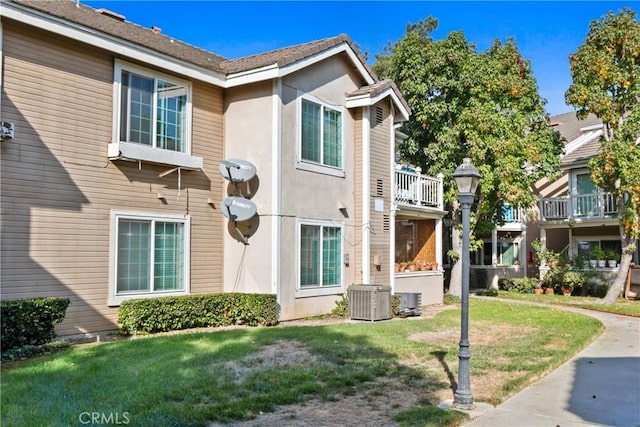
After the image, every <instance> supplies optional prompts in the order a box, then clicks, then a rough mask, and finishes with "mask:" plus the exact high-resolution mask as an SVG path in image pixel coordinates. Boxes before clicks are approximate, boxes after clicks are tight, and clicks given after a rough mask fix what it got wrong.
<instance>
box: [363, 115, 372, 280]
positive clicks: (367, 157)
mask: <svg viewBox="0 0 640 427" xmlns="http://www.w3.org/2000/svg"><path fill="white" fill-rule="evenodd" d="M370 110H371V109H370V108H369V106H365V107H363V108H362V283H363V284H365V285H368V284H369V283H370V281H371V236H370V234H369V231H370V227H371V209H370V205H371V200H370V190H371V186H370V182H369V180H370V179H371V141H370V138H371V125H370V123H369V114H370Z"/></svg>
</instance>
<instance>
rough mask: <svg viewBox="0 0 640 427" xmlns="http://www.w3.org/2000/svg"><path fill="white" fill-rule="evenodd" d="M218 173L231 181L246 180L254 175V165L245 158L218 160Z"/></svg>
mask: <svg viewBox="0 0 640 427" xmlns="http://www.w3.org/2000/svg"><path fill="white" fill-rule="evenodd" d="M219 170H220V175H222V176H223V177H224V179H226V180H229V181H231V182H233V183H237V182H247V181H249V180H251V178H253V177H254V176H256V167H255V166H254V165H253V164H252V163H251V162H248V161H246V160H240V159H228V160H223V161H221V162H220V166H219Z"/></svg>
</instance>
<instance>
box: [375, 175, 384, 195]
mask: <svg viewBox="0 0 640 427" xmlns="http://www.w3.org/2000/svg"><path fill="white" fill-rule="evenodd" d="M383 196H384V181H382V180H381V179H379V178H378V179H377V180H376V197H383Z"/></svg>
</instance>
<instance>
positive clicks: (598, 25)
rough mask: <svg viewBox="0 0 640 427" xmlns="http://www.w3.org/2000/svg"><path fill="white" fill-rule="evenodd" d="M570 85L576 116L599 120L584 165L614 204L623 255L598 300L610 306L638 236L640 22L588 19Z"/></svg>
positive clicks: (628, 17) (622, 16) (626, 12)
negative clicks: (598, 135)
mask: <svg viewBox="0 0 640 427" xmlns="http://www.w3.org/2000/svg"><path fill="white" fill-rule="evenodd" d="M570 67H571V75H572V77H573V82H572V84H571V86H570V87H569V89H568V90H567V92H566V94H565V99H566V101H567V103H569V104H571V105H573V106H574V107H576V109H577V113H576V114H577V116H578V118H584V117H586V116H587V115H588V114H589V113H593V114H595V115H596V116H597V117H599V118H600V119H602V122H603V125H604V134H603V137H602V140H601V145H600V149H599V151H598V154H597V155H596V156H595V157H594V158H593V159H591V161H590V162H589V168H590V169H591V179H592V181H593V183H594V184H595V185H597V186H598V187H600V188H601V189H603V190H604V191H607V192H610V193H612V194H613V195H614V197H615V198H616V201H617V207H618V218H619V220H620V222H619V232H620V241H621V243H622V256H621V258H620V266H619V269H618V275H617V276H616V278H615V280H614V281H613V284H612V286H611V288H610V289H609V291H608V292H607V295H606V296H605V297H604V298H603V300H602V302H605V303H614V302H615V301H616V299H617V298H618V296H619V295H620V293H621V292H622V289H623V287H624V284H625V280H626V273H627V270H628V269H629V264H630V263H631V260H632V257H633V253H634V252H635V251H636V245H637V242H638V237H639V236H640V106H639V105H640V23H639V22H638V20H637V19H636V13H635V12H633V11H631V10H630V9H626V8H625V9H622V10H621V11H620V13H618V14H614V13H613V12H609V13H608V14H607V15H605V16H603V17H602V18H600V19H599V20H595V21H592V22H591V24H590V27H589V33H588V34H587V38H586V39H585V41H584V43H583V44H582V45H581V46H580V47H579V48H578V50H577V51H576V53H574V54H573V55H571V56H570Z"/></svg>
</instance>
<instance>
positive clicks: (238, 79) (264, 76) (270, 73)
mask: <svg viewBox="0 0 640 427" xmlns="http://www.w3.org/2000/svg"><path fill="white" fill-rule="evenodd" d="M342 52H344V53H346V54H347V56H348V57H349V58H350V60H351V61H352V62H353V64H354V65H355V67H356V69H357V70H358V71H359V72H360V75H361V76H362V78H363V79H364V80H365V82H366V83H367V84H373V83H374V82H375V78H374V77H373V76H372V75H371V74H370V73H369V71H368V70H367V68H366V67H365V66H364V64H363V63H362V62H361V61H360V60H359V59H358V55H357V54H356V53H355V52H354V51H353V49H352V48H351V47H350V46H349V44H348V43H347V42H343V43H340V44H339V45H337V46H334V47H332V48H330V49H327V50H324V51H322V52H319V53H316V54H313V55H309V56H307V57H305V58H303V59H301V60H299V61H295V62H292V63H291V64H287V65H285V66H282V67H280V66H279V65H278V64H277V63H273V64H270V65H267V66H264V67H260V68H255V69H251V70H245V71H240V72H237V73H230V74H228V75H227V80H226V86H225V87H227V88H230V87H235V86H241V85H245V84H250V83H257V82H261V81H265V80H270V79H274V78H282V77H285V76H287V75H289V74H292V73H295V72H296V71H299V70H301V69H303V68H306V67H309V66H311V65H314V64H316V63H318V62H320V61H323V60H325V59H327V58H330V57H332V56H334V55H337V54H339V53H342Z"/></svg>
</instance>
